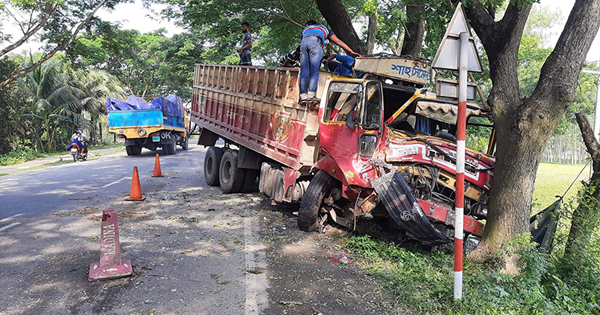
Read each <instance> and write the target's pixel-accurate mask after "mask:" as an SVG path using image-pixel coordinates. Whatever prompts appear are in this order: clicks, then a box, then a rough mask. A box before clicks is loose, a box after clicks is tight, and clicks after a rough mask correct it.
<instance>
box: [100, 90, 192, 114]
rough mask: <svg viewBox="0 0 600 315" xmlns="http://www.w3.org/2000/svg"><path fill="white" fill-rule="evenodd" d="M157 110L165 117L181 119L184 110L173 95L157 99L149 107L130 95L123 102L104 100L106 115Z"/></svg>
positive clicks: (140, 99)
mask: <svg viewBox="0 0 600 315" xmlns="http://www.w3.org/2000/svg"><path fill="white" fill-rule="evenodd" d="M147 109H159V110H160V111H161V112H163V114H164V115H165V116H174V117H180V118H183V117H184V116H185V109H184V108H183V102H182V101H181V98H179V96H177V95H175V94H171V95H169V96H167V97H157V98H155V99H154V100H152V103H151V104H150V105H149V104H148V103H147V102H146V101H145V100H144V99H143V98H141V97H137V96H134V95H130V96H129V97H128V98H127V99H126V100H125V101H120V100H114V99H110V98H107V99H106V111H107V112H108V113H110V112H112V111H119V110H147Z"/></svg>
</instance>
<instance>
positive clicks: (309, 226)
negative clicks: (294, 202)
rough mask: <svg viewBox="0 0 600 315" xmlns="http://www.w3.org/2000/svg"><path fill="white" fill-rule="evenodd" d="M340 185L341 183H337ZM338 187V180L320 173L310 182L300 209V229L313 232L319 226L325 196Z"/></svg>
mask: <svg viewBox="0 0 600 315" xmlns="http://www.w3.org/2000/svg"><path fill="white" fill-rule="evenodd" d="M337 184H339V182H337ZM335 187H336V180H335V179H334V178H333V177H331V176H330V175H329V174H327V173H325V172H323V171H319V172H318V173H317V175H315V177H313V179H312V180H311V181H310V184H309V185H308V188H307V189H306V192H305V193H304V196H302V201H301V202H300V209H298V228H300V229H301V230H302V231H306V232H312V231H314V230H315V229H316V228H317V227H318V225H319V211H320V209H321V205H322V204H323V199H324V198H325V196H326V195H327V194H328V193H329V192H331V190H332V189H333V188H335Z"/></svg>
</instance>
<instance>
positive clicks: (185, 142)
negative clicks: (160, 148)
mask: <svg viewBox="0 0 600 315" xmlns="http://www.w3.org/2000/svg"><path fill="white" fill-rule="evenodd" d="M188 143H189V139H188V137H185V139H184V140H183V141H181V148H182V149H184V150H187V149H188Z"/></svg>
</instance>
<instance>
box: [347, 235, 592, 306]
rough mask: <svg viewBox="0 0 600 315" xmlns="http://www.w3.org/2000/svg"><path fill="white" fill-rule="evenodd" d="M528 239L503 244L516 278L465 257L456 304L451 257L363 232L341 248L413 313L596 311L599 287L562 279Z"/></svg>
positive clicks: (554, 264) (551, 260)
mask: <svg viewBox="0 0 600 315" xmlns="http://www.w3.org/2000/svg"><path fill="white" fill-rule="evenodd" d="M529 239H530V238H529V235H528V234H524V235H519V236H517V237H516V238H515V239H514V240H512V241H511V242H509V245H508V246H507V247H506V248H504V253H506V254H511V255H518V257H519V258H518V266H519V268H520V274H519V275H517V276H509V275H503V274H500V272H499V268H500V267H496V268H492V267H490V266H488V265H484V264H473V263H470V262H468V261H467V262H466V263H465V266H464V271H463V272H464V293H463V300H462V301H460V302H455V301H454V299H453V257H452V255H448V254H443V253H440V252H438V253H424V252H413V251H410V250H408V249H405V248H402V247H399V246H397V245H395V244H391V243H385V242H381V241H377V240H374V239H372V238H371V237H369V236H352V237H350V238H349V239H347V240H346V242H345V246H346V248H347V249H348V250H350V251H352V252H353V253H354V254H355V255H356V257H359V258H360V265H361V266H362V267H363V268H365V269H366V270H368V271H369V272H370V273H371V274H372V275H375V276H377V277H378V278H380V279H381V280H382V283H383V285H384V287H385V288H386V289H387V290H388V292H389V293H390V294H391V295H392V296H393V297H395V298H396V299H397V300H398V303H399V305H402V308H403V309H406V310H410V311H412V312H414V313H415V314H486V315H487V314H546V313H548V312H550V313H555V314H600V308H599V307H598V304H597V302H596V295H597V294H598V293H596V292H600V287H598V286H596V284H592V283H590V285H584V286H582V285H578V284H577V282H576V281H574V282H571V281H567V280H563V275H562V274H561V273H559V269H558V268H557V267H558V266H559V265H560V264H561V263H562V262H560V260H558V259H554V258H552V257H550V256H549V255H547V254H544V253H540V252H539V251H538V250H537V248H536V245H535V244H532V243H530V242H529ZM582 276H584V277H588V278H596V277H600V276H598V274H597V273H596V274H594V275H593V276H590V275H589V274H583V275H582ZM593 283H596V282H593Z"/></svg>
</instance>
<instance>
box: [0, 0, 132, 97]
mask: <svg viewBox="0 0 600 315" xmlns="http://www.w3.org/2000/svg"><path fill="white" fill-rule="evenodd" d="M118 2H120V0H88V1H80V0H41V1H28V0H13V1H2V3H0V18H1V19H3V20H4V21H9V22H8V23H12V24H14V25H16V26H18V28H19V29H20V32H21V34H20V35H19V36H18V37H17V38H16V39H13V38H11V36H10V34H0V44H3V45H4V46H5V47H4V48H3V49H2V50H1V51H0V58H3V57H5V56H6V55H7V54H8V53H10V52H12V51H14V50H15V49H18V48H19V47H21V46H22V45H23V44H25V43H26V42H28V41H29V40H31V39H33V38H36V39H41V40H42V41H43V42H44V43H45V44H46V47H45V53H44V55H43V56H42V57H41V58H39V59H38V60H37V61H36V62H34V63H32V64H29V65H27V67H21V68H17V69H15V70H14V71H13V72H11V73H10V74H8V75H5V76H2V77H0V89H3V88H4V87H5V86H6V85H8V84H9V83H11V82H13V81H14V80H16V79H17V78H20V77H22V76H24V75H26V74H27V73H29V72H31V71H33V70H35V69H36V68H38V67H39V66H41V65H42V64H43V63H44V62H46V61H48V60H50V59H51V58H52V57H53V56H54V55H55V54H56V53H57V52H59V51H63V50H65V49H66V48H67V47H68V46H69V45H70V44H71V42H73V40H75V37H76V36H77V34H78V33H79V32H80V31H81V30H82V29H83V28H84V27H86V26H89V24H90V22H91V21H92V19H93V17H94V15H95V14H96V12H98V10H99V9H100V8H102V7H105V8H109V9H112V8H114V6H115V5H116V4H117V3H118ZM5 23H6V22H5Z"/></svg>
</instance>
